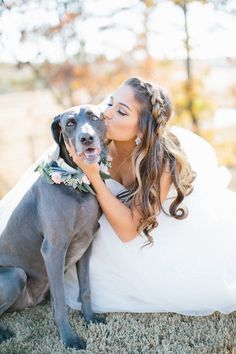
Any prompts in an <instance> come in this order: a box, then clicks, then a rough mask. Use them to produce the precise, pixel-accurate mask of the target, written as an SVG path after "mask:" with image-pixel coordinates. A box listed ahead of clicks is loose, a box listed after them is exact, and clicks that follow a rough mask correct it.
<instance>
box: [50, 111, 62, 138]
mask: <svg viewBox="0 0 236 354" xmlns="http://www.w3.org/2000/svg"><path fill="white" fill-rule="evenodd" d="M60 121H61V115H60V114H58V115H57V116H56V117H54V119H53V122H52V124H51V132H52V136H53V139H54V140H55V142H56V143H57V144H58V145H60V140H61V139H60V138H61V125H60Z"/></svg>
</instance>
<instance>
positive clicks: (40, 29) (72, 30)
mask: <svg viewBox="0 0 236 354" xmlns="http://www.w3.org/2000/svg"><path fill="white" fill-rule="evenodd" d="M42 9H44V11H45V16H46V14H47V11H48V12H50V13H51V15H52V14H53V19H52V16H51V18H49V19H48V20H47V18H46V19H45V20H44V21H37V18H35V21H34V24H31V25H29V24H25V23H24V19H23V16H24V14H25V13H27V12H29V11H31V12H32V17H34V16H35V17H37V11H40V10H42ZM4 11H11V12H12V13H14V14H18V15H22V21H21V28H20V29H19V31H20V33H19V35H20V38H19V40H20V42H21V44H22V45H24V44H32V43H33V45H34V46H37V47H38V48H37V51H36V52H35V55H34V57H32V56H31V59H30V60H22V59H21V58H20V57H19V55H17V54H16V52H13V51H12V50H11V49H10V48H7V49H8V51H10V52H11V55H12V57H13V58H14V59H15V62H16V67H17V68H18V69H21V68H22V67H23V66H29V67H30V68H31V69H32V71H33V72H34V74H35V78H36V79H37V80H39V81H41V82H42V84H43V86H45V87H47V88H48V89H50V91H51V92H52V94H53V95H54V97H55V99H56V101H57V102H58V103H59V104H61V105H62V106H71V105H74V104H75V103H76V102H74V99H73V89H74V80H81V81H82V82H83V81H84V80H85V78H86V77H87V74H88V73H87V66H86V64H87V60H86V53H85V46H84V40H83V38H82V36H81V35H80V33H79V31H78V28H79V27H80V25H81V23H82V22H83V21H85V18H86V16H85V14H84V12H83V0H77V1H75V0H59V1H57V0H51V1H49V2H48V1H46V0H31V1H30V0H16V1H14V2H8V3H7V2H6V1H5V2H4V1H2V7H1V12H0V14H3V12H4ZM42 39H43V41H44V42H45V43H46V42H47V43H50V42H54V43H57V44H58V48H59V51H60V57H61V59H60V61H58V63H51V62H50V59H49V57H48V55H47V52H46V50H44V49H43V45H44V44H45V43H43V41H42ZM1 44H2V45H3V41H1ZM71 46H74V47H75V46H76V48H78V49H77V54H76V55H75V56H74V57H73V55H71V54H70V50H71ZM75 64H79V65H80V68H81V69H80V71H79V72H78V71H76V65H75Z"/></svg>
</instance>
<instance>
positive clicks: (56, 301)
mask: <svg viewBox="0 0 236 354" xmlns="http://www.w3.org/2000/svg"><path fill="white" fill-rule="evenodd" d="M66 250H67V245H64V247H63V246H62V245H60V246H58V245H54V244H52V243H51V242H49V241H48V240H47V239H44V241H43V244H42V247H41V253H42V256H43V258H44V261H45V266H46V270H47V274H48V279H49V285H50V292H51V299H52V309H53V318H54V321H55V323H56V325H57V327H58V330H59V334H60V337H61V339H62V340H63V342H64V343H65V346H66V347H71V348H76V349H84V348H85V342H84V341H83V340H82V339H80V338H79V336H77V335H76V334H75V333H74V332H73V330H72V328H71V327H70V324H69V320H68V315H67V308H66V302H65V292H64V284H63V280H64V264H65V254H66Z"/></svg>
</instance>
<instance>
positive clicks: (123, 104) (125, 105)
mask: <svg viewBox="0 0 236 354" xmlns="http://www.w3.org/2000/svg"><path fill="white" fill-rule="evenodd" d="M110 98H111V99H112V100H113V97H112V96H110ZM118 103H119V104H121V105H122V106H124V107H126V108H128V110H129V111H130V112H132V110H131V109H130V108H129V106H127V104H125V103H123V102H118Z"/></svg>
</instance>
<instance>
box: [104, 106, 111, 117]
mask: <svg viewBox="0 0 236 354" xmlns="http://www.w3.org/2000/svg"><path fill="white" fill-rule="evenodd" d="M102 115H103V118H104V119H105V120H106V119H111V118H112V107H110V106H108V107H106V108H105V109H104V110H103V112H102Z"/></svg>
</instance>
